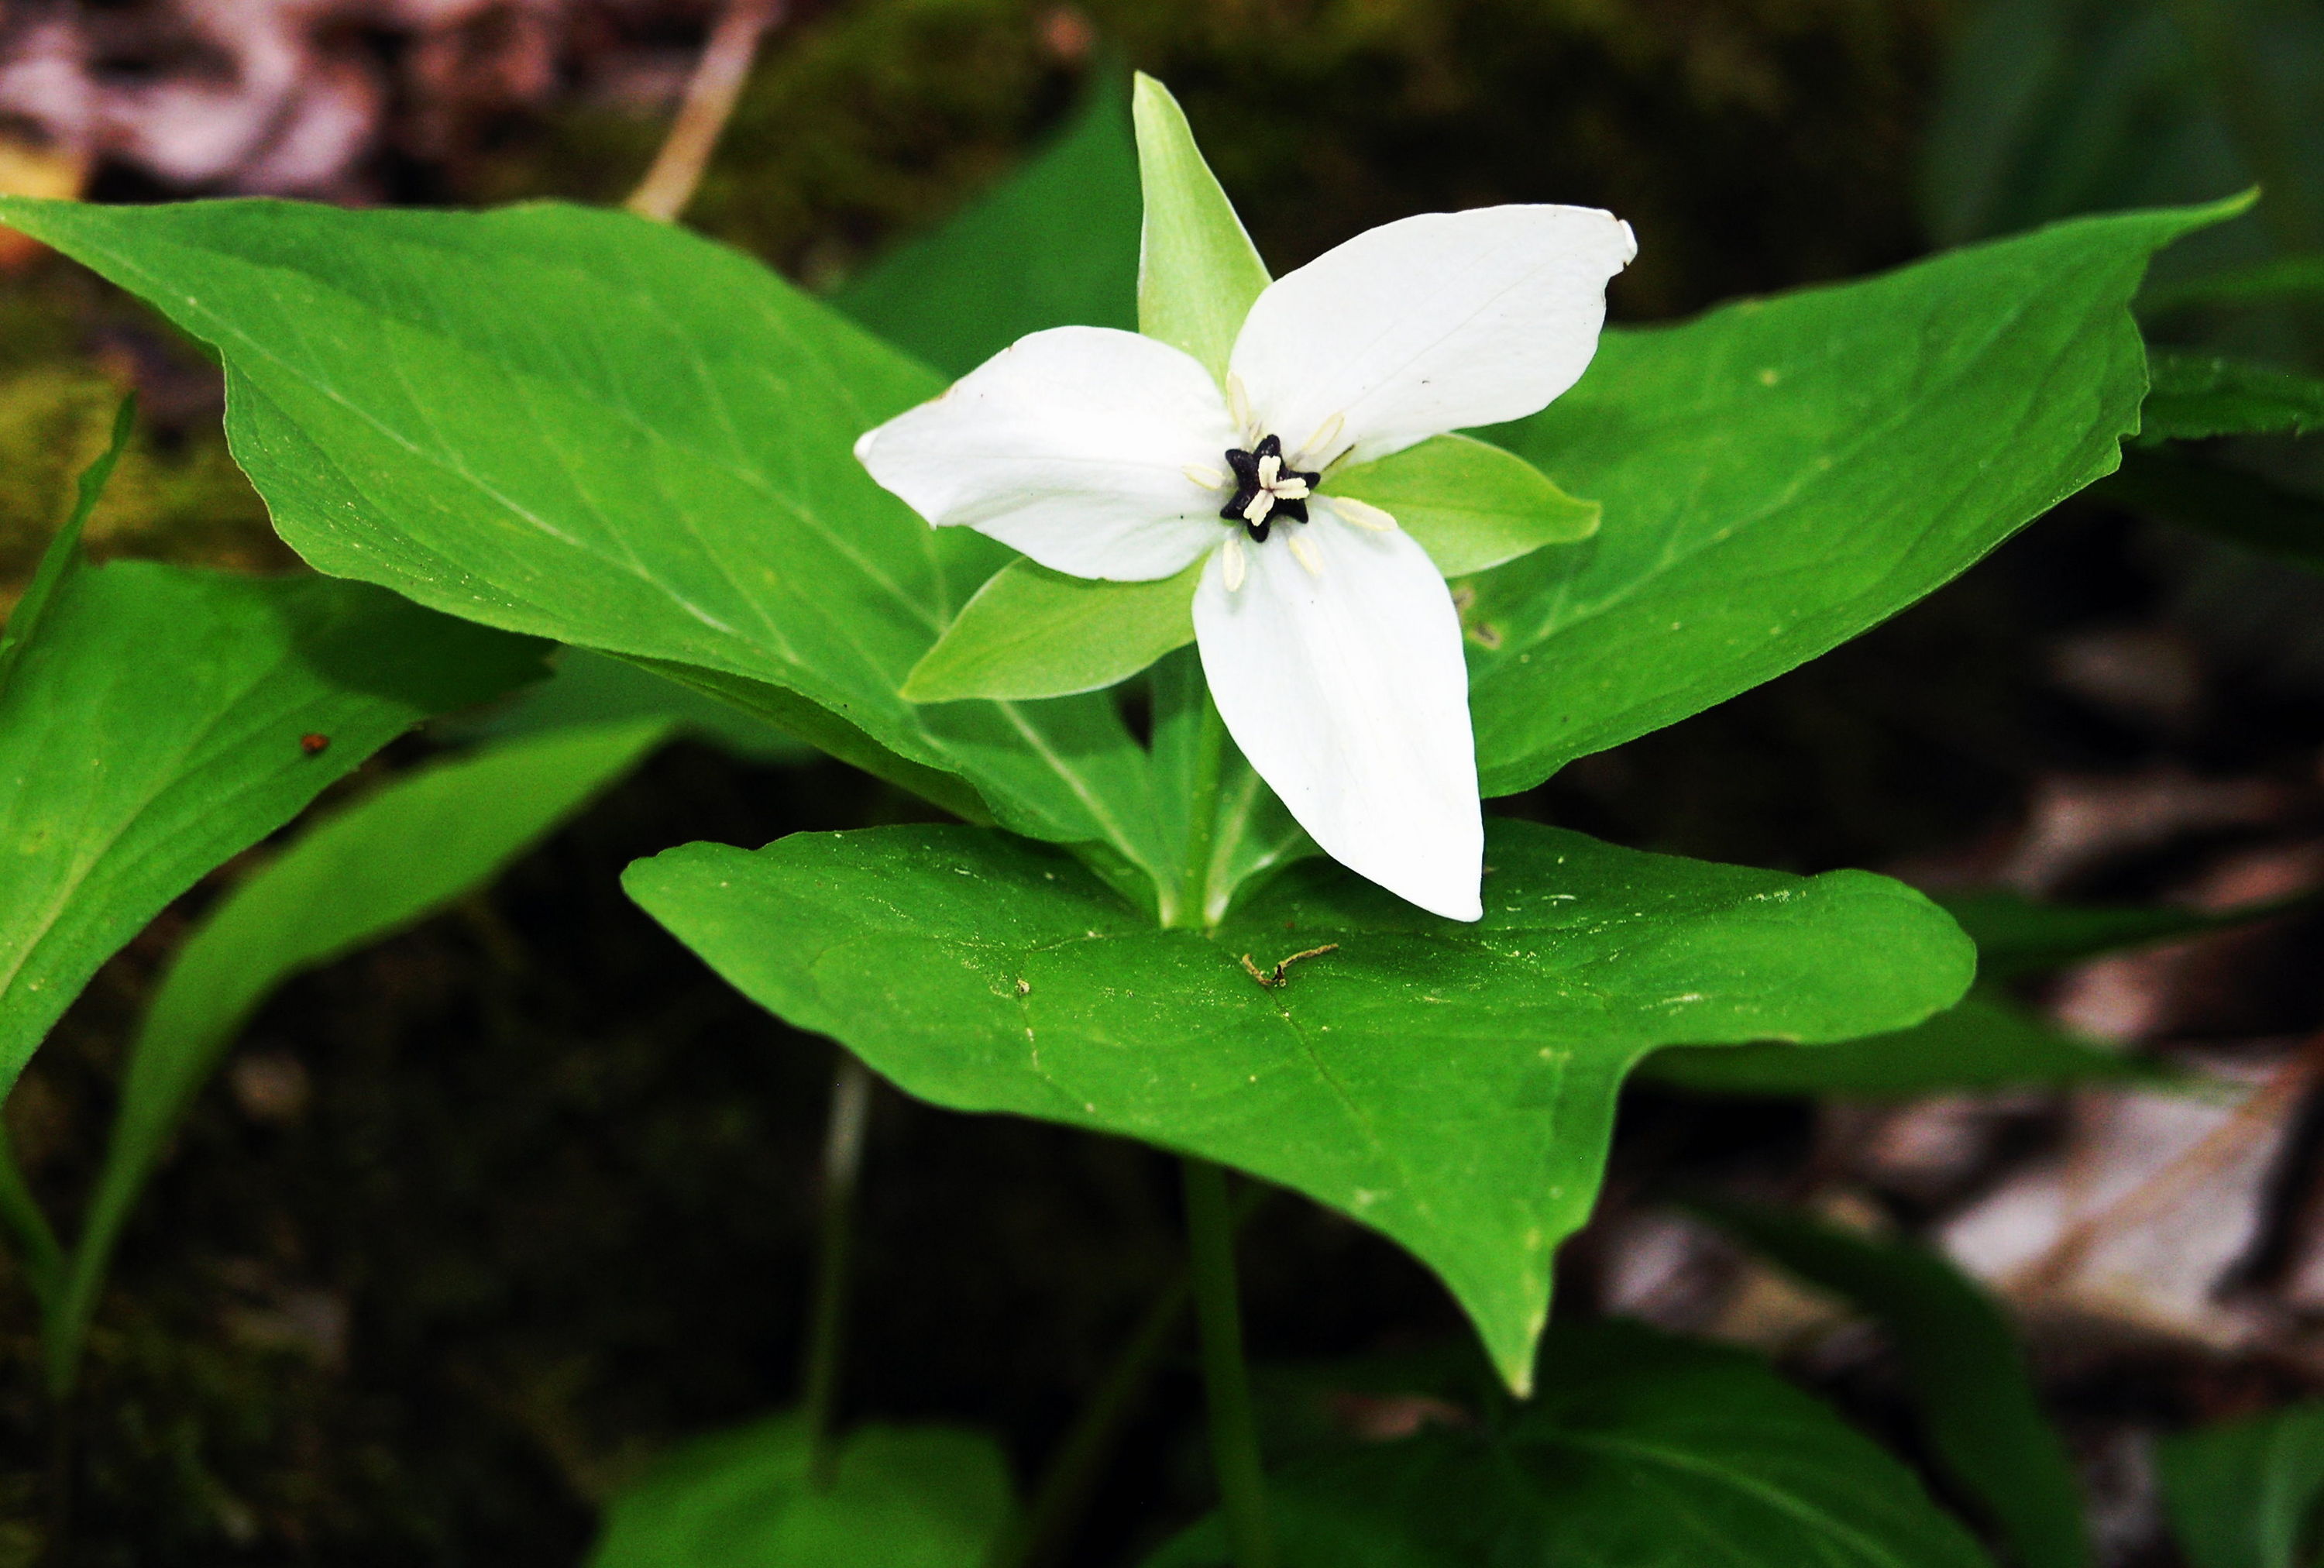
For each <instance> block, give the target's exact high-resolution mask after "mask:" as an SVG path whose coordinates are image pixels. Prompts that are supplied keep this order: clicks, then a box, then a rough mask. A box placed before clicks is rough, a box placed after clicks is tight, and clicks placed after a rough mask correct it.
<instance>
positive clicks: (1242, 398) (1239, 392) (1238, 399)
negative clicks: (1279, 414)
mask: <svg viewBox="0 0 2324 1568" xmlns="http://www.w3.org/2000/svg"><path fill="white" fill-rule="evenodd" d="M1227 412H1228V414H1229V415H1231V417H1232V418H1233V420H1234V422H1235V429H1238V430H1240V431H1242V432H1243V443H1244V445H1246V446H1251V447H1255V446H1257V445H1258V444H1259V443H1258V442H1257V441H1255V440H1253V439H1252V438H1251V437H1252V426H1251V422H1250V392H1249V391H1248V390H1247V389H1245V387H1244V386H1243V384H1242V377H1240V376H1239V375H1237V374H1234V372H1232V371H1229V372H1228V373H1227Z"/></svg>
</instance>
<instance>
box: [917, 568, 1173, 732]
mask: <svg viewBox="0 0 2324 1568" xmlns="http://www.w3.org/2000/svg"><path fill="white" fill-rule="evenodd" d="M1202 576H1203V563H1202V562H1201V561H1196V562H1194V565H1192V566H1190V567H1187V568H1186V569H1185V571H1183V572H1180V573H1179V574H1178V575H1177V576H1175V577H1163V578H1161V579H1159V580H1157V581H1155V582H1151V583H1108V582H1101V581H1099V580H1098V579H1096V578H1093V577H1074V576H1066V575H1065V573H1063V572H1053V571H1051V570H1050V569H1049V568H1048V567H1044V566H1040V565H1037V564H1036V563H1035V562H1033V561H1030V560H1024V559H1019V560H1015V561H1011V562H1010V564H1009V565H1007V566H1005V567H1001V570H999V571H997V572H995V573H993V574H992V576H991V579H990V580H988V581H987V582H986V583H985V585H984V586H982V588H979V589H978V590H977V591H976V595H975V596H974V597H973V598H972V599H970V600H969V602H968V603H967V604H964V605H962V606H961V609H960V614H959V615H958V616H957V617H955V618H954V621H953V623H952V624H951V625H950V626H948V627H946V628H945V633H944V635H943V636H942V637H939V638H938V639H936V646H935V647H934V648H931V649H929V650H927V653H926V654H925V655H924V656H923V657H922V658H921V659H920V661H919V663H918V664H916V665H914V666H913V667H912V672H911V674H909V675H908V676H907V677H905V678H904V688H903V690H904V696H905V698H906V699H907V700H908V701H910V702H957V701H960V700H961V699H963V698H965V697H991V698H995V699H998V700H1000V701H1003V702H1029V701H1031V700H1033V699H1035V698H1037V697H1045V696H1072V695H1073V694H1074V693H1075V692H1082V691H1098V690H1101V689H1102V688H1103V687H1109V686H1111V685H1113V684H1115V683H1116V682H1117V681H1123V680H1127V679H1129V678H1130V677H1131V676H1133V675H1136V674H1137V673H1138V672H1139V670H1141V669H1145V668H1146V667H1147V666H1148V665H1150V664H1152V663H1153V662H1154V661H1155V660H1156V659H1159V658H1161V657H1162V656H1163V655H1164V654H1166V653H1167V652H1169V651H1170V650H1172V649H1174V648H1184V647H1185V645H1186V644H1187V643H1189V642H1192V641H1194V585H1195V584H1196V583H1197V582H1199V581H1200V580H1201V579H1202Z"/></svg>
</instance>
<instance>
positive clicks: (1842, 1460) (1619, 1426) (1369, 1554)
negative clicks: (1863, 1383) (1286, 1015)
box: [1147, 1324, 1989, 1568]
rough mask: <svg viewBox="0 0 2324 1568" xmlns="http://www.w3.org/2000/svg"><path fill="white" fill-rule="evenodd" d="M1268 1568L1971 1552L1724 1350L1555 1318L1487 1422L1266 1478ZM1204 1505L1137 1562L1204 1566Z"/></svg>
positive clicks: (1881, 1561)
mask: <svg viewBox="0 0 2324 1568" xmlns="http://www.w3.org/2000/svg"><path fill="white" fill-rule="evenodd" d="M1268 1511H1269V1513H1270V1515H1271V1517H1272V1518H1273V1520H1274V1522H1275V1530H1276V1536H1277V1543H1278V1545H1279V1547H1280V1550H1281V1554H1282V1565H1283V1568H1477V1565H1479V1564H1484V1563H1493V1564H1502V1563H1507V1564H1512V1565H1514V1564H1519V1563H1523V1564H1536V1563H1537V1564H1556V1565H1558V1568H1563V1565H1564V1564H1568V1563H1572V1564H1577V1565H1579V1564H1593V1565H1594V1564H1606V1565H1609V1568H1611V1565H1615V1564H1619V1565H1620V1568H1682V1565H1685V1568H1695V1565H1699V1564H1708V1563H1717V1564H1719V1565H1720V1568H1803V1564H1809V1563H1812V1564H1815V1565H1816V1568H1989V1564H1988V1563H1987V1558H1986V1556H1985V1554H1983V1553H1982V1552H1980V1551H1979V1550H1978V1547H1977V1545H1976V1543H1975V1542H1973V1541H1972V1540H1970V1539H1969V1535H1968V1533H1967V1532H1966V1531H1964V1530H1963V1529H1962V1528H1961V1526H1960V1525H1959V1524H1957V1523H1955V1522H1954V1521H1953V1520H1952V1519H1951V1518H1950V1517H1948V1516H1947V1515H1945V1514H1944V1513H1943V1512H1941V1510H1940V1509H1938V1508H1937V1507H1936V1506H1935V1505H1934V1504H1933V1503H1932V1502H1931V1501H1930V1500H1929V1498H1928V1496H1927V1494H1926V1493H1925V1492H1924V1491H1923V1490H1922V1488H1921V1485H1920V1483H1919V1482H1918V1481H1917V1480H1914V1477H1913V1475H1912V1473H1911V1472H1910V1471H1906V1470H1905V1469H1904V1466H1902V1465H1900V1464H1898V1463H1897V1462H1895V1460H1893V1459H1891V1458H1889V1457H1888V1455H1886V1453H1882V1452H1881V1451H1880V1450H1879V1449H1878V1448H1877V1447H1876V1446H1875V1445H1874V1444H1873V1443H1871V1442H1869V1441H1868V1440H1867V1439H1866V1438H1865V1437H1863V1436H1862V1435H1860V1434H1858V1433H1857V1432H1855V1431H1854V1430H1853V1429H1851V1428H1850V1427H1849V1426H1848V1425H1847V1424H1845V1423H1844V1422H1842V1421H1841V1420H1840V1418H1839V1417H1838V1416H1834V1415H1833V1414H1832V1413H1831V1410H1830V1409H1829V1408H1827V1407H1825V1406H1823V1405H1822V1404H1821V1403H1820V1402H1818V1401H1817V1400H1815V1399H1812V1398H1811V1397H1808V1396H1807V1395H1805V1394H1803V1393H1802V1392H1800V1390H1798V1389H1797V1388H1793V1387H1792V1386H1791V1385H1789V1384H1787V1383H1785V1382H1784V1380H1783V1379H1780V1378H1778V1377H1776V1376H1775V1374H1774V1373H1773V1372H1771V1371H1770V1370H1767V1368H1766V1366H1765V1365H1764V1364H1762V1363H1761V1362H1759V1361H1757V1360H1754V1359H1753V1358H1751V1357H1749V1356H1747V1355H1743V1354H1741V1353H1739V1352H1738V1351H1729V1350H1720V1349H1713V1348H1711V1347H1710V1346H1706V1345H1699V1344H1689V1343H1686V1342H1683V1341H1678V1340H1671V1339H1665V1338H1664V1337H1663V1336H1661V1335H1659V1334H1655V1333H1651V1332H1649V1331H1647V1330H1645V1329H1641V1328H1638V1327H1636V1326H1634V1325H1630V1324H1591V1325H1589V1326H1586V1327H1579V1328H1564V1327H1561V1328H1559V1329H1558V1330H1556V1331H1555V1332H1554V1333H1552V1334H1551V1335H1550V1336H1549V1338H1548V1341H1547V1342H1546V1343H1545V1345H1544V1346H1543V1356H1542V1374H1541V1389H1540V1391H1539V1393H1537V1394H1536V1395H1535V1397H1534V1398H1533V1400H1532V1402H1531V1403H1530V1404H1528V1405H1527V1406H1526V1407H1524V1408H1523V1409H1521V1410H1519V1411H1518V1412H1517V1414H1516V1415H1515V1416H1512V1417H1511V1418H1510V1419H1509V1420H1508V1422H1507V1423H1506V1424H1505V1425H1499V1426H1498V1427H1486V1428H1482V1429H1480V1430H1476V1431H1465V1432H1464V1431H1444V1430H1436V1431H1432V1432H1429V1433H1426V1434H1423V1435H1421V1436H1418V1437H1413V1438H1407V1439H1406V1440H1404V1441H1403V1442H1400V1443H1377V1444H1367V1445H1365V1446H1362V1447H1359V1448H1354V1449H1351V1450H1348V1451H1344V1452H1342V1453H1334V1454H1331V1455H1327V1456H1318V1457H1316V1458H1314V1459H1310V1460H1307V1461H1305V1462H1299V1463H1296V1464H1294V1465H1291V1466H1289V1467H1287V1468H1286V1469H1285V1470H1284V1471H1281V1472H1280V1473H1278V1474H1277V1475H1275V1476H1271V1477H1270V1478H1269V1479H1268ZM1227 1561H1228V1559H1227V1556H1226V1554H1225V1543H1224V1538H1223V1536H1222V1533H1221V1531H1220V1529H1219V1526H1218V1523H1217V1521H1216V1520H1215V1519H1213V1520H1209V1521H1206V1522H1204V1523H1203V1524H1202V1525H1200V1526H1196V1527H1195V1528H1194V1529H1193V1530H1191V1531H1189V1532H1188V1533H1187V1534H1186V1535H1185V1536H1180V1537H1179V1538H1178V1539H1177V1540H1176V1541H1174V1542H1172V1543H1171V1544H1170V1545H1167V1546H1166V1547H1164V1548H1163V1549H1162V1551H1161V1552H1159V1553H1158V1554H1156V1555H1154V1556H1153V1557H1151V1558H1149V1559H1148V1561H1147V1568H1222V1565H1223V1564H1224V1563H1226V1562H1227Z"/></svg>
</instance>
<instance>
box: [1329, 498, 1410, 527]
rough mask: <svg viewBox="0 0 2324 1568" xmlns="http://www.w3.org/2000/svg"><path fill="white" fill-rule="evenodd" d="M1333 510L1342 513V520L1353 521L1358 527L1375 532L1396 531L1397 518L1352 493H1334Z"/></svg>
mask: <svg viewBox="0 0 2324 1568" xmlns="http://www.w3.org/2000/svg"><path fill="white" fill-rule="evenodd" d="M1332 510H1333V512H1338V513H1339V514H1340V521H1342V522H1347V523H1352V524H1354V525H1355V526H1356V527H1358V528H1368V529H1369V530H1372V532H1374V533H1393V532H1395V531H1396V519H1395V518H1393V517H1390V516H1389V515H1388V513H1387V512H1382V511H1381V510H1380V509H1379V507H1377V506H1374V505H1373V504H1372V503H1370V502H1369V501H1358V500H1357V499H1356V498H1355V497H1354V496H1352V495H1334V496H1333V497H1332Z"/></svg>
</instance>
